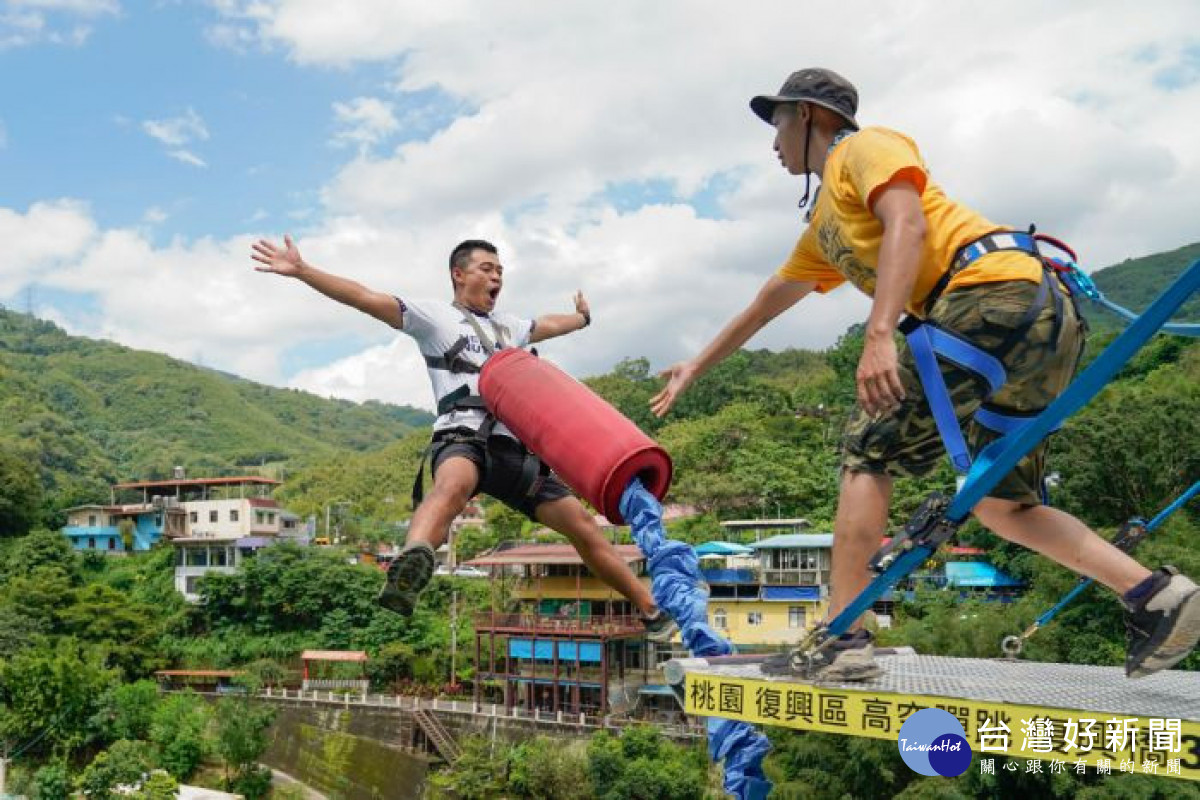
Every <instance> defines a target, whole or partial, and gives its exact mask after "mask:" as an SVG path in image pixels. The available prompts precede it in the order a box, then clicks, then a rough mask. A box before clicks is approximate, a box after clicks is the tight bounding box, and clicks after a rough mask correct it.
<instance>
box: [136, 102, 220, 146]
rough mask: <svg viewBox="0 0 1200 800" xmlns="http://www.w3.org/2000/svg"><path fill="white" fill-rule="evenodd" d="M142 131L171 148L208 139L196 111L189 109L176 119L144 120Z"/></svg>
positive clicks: (202, 122)
mask: <svg viewBox="0 0 1200 800" xmlns="http://www.w3.org/2000/svg"><path fill="white" fill-rule="evenodd" d="M142 130H144V131H145V132H146V133H147V134H148V135H149V136H151V137H152V138H154V139H157V140H158V141H160V142H162V143H163V144H165V145H168V146H171V147H180V146H182V145H185V144H188V143H189V142H193V141H197V140H199V141H204V140H206V139H208V127H207V126H206V125H205V124H204V120H203V119H201V118H200V115H199V114H197V113H196V110H195V109H193V108H190V107H189V108H188V109H187V111H185V112H184V113H183V114H181V115H180V116H178V117H169V118H167V119H148V120H145V121H143V122H142Z"/></svg>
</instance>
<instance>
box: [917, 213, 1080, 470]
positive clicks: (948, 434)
mask: <svg viewBox="0 0 1200 800" xmlns="http://www.w3.org/2000/svg"><path fill="white" fill-rule="evenodd" d="M1039 242H1046V243H1049V244H1052V245H1054V246H1055V247H1058V248H1060V249H1062V250H1064V251H1065V252H1067V253H1071V251H1070V249H1069V248H1067V247H1066V245H1064V244H1062V243H1061V242H1058V241H1057V240H1055V239H1051V238H1050V237H1047V236H1042V235H1040V234H1037V233H1035V229H1034V227H1033V226H1030V228H1029V231H1028V232H1024V231H1000V232H997V233H991V234H988V235H986V236H983V237H981V238H979V239H976V240H975V241H973V242H971V243H969V244H967V245H964V246H963V247H962V248H961V249H959V251H958V253H957V254H956V255H955V257H954V260H953V261H952V262H951V265H950V268H949V269H948V270H946V272H945V273H944V274H943V275H942V277H941V278H940V279H939V280H938V282H937V284H935V285H934V287H933V290H932V291H931V292H930V293H929V296H928V297H927V298H926V300H925V305H924V311H925V313H926V314H928V313H929V312H930V310H932V308H933V305H934V303H936V302H937V299H938V298H939V297H940V296H941V295H942V292H944V291H945V289H946V287H947V286H948V285H949V284H950V281H951V280H952V279H953V278H954V276H955V275H957V274H958V273H960V272H962V271H963V270H964V269H966V268H967V267H968V266H970V265H971V264H972V263H974V262H975V261H976V260H978V259H980V258H982V257H983V256H985V255H988V254H989V253H996V252H1000V251H1003V250H1015V251H1018V252H1023V253H1028V254H1029V255H1030V256H1032V257H1033V258H1036V259H1037V260H1038V261H1039V262H1040V263H1041V265H1042V281H1041V283H1040V284H1039V286H1038V292H1037V295H1036V296H1035V297H1034V299H1033V302H1032V303H1030V305H1029V308H1028V310H1026V312H1025V315H1024V317H1022V319H1021V321H1020V322H1019V323H1018V324H1017V326H1016V327H1014V328H1013V329H1012V331H1010V332H1009V334H1008V336H1006V337H1005V339H1004V340H1003V341H1002V342H1001V343H1000V344H999V346H997V347H995V348H990V349H985V348H983V347H980V346H979V345H977V344H975V343H974V342H971V341H970V340H968V339H967V338H966V337H964V336H962V335H960V334H958V333H955V332H954V331H952V330H949V329H947V328H944V327H942V326H940V325H938V324H937V323H936V322H932V321H929V320H928V319H925V320H922V319H919V318H917V317H914V316H908V317H906V318H905V319H904V320H902V321H901V323H900V326H899V328H900V332H901V333H903V334H904V335H905V337H906V338H907V340H908V346H909V348H910V349H911V350H912V354H913V361H914V363H915V365H916V368H917V376H918V377H919V378H920V379H921V385H922V387H923V388H924V389H925V397H926V399H927V400H928V402H929V408H930V411H931V412H932V413H933V421H934V423H935V424H936V425H937V429H938V433H939V434H940V435H941V437H942V441H943V442H944V443H945V445H946V452H947V453H948V454H949V456H950V463H951V464H952V465H953V467H954V469H955V471H956V472H958V473H959V474H960V475H965V474H966V473H967V471H968V470H970V469H971V454H970V451H969V450H968V449H967V444H966V440H965V437H964V436H963V432H962V428H961V427H960V426H959V423H958V417H957V415H956V414H955V413H954V403H953V401H952V400H951V398H950V390H949V389H948V388H947V387H946V381H945V378H943V377H942V373H941V370H940V369H939V368H938V359H939V358H941V359H943V360H944V361H947V362H949V363H951V364H954V365H955V366H957V367H959V368H960V369H964V370H966V371H968V372H970V373H971V374H972V375H973V376H974V377H975V378H976V379H977V380H978V381H980V383H981V384H982V386H983V388H984V389H985V394H984V401H983V404H982V405H980V407H979V409H978V410H977V411H976V412H975V415H974V419H975V422H977V423H978V424H980V425H982V426H983V427H985V428H987V429H988V430H991V431H994V432H996V433H999V434H1000V435H1002V436H1004V435H1008V434H1010V433H1013V432H1015V431H1017V430H1019V429H1020V428H1021V427H1022V426H1024V425H1026V424H1027V423H1028V422H1029V420H1031V419H1032V418H1033V417H1035V416H1037V415H1038V414H1040V413H1041V411H1042V409H1037V410H1036V411H1030V412H1024V413H1015V412H1014V411H1013V410H1011V409H1005V408H1002V407H1000V406H997V405H995V404H993V403H990V402H988V399H989V398H991V397H992V396H994V395H995V394H996V392H998V391H999V390H1000V388H1001V387H1002V386H1003V385H1004V384H1005V382H1006V381H1007V380H1008V374H1007V372H1006V371H1005V369H1004V358H1005V356H1007V355H1008V354H1009V353H1010V352H1011V351H1012V349H1013V348H1014V347H1016V345H1017V344H1018V343H1019V342H1021V340H1023V339H1024V338H1025V337H1026V335H1027V334H1028V333H1029V330H1030V328H1032V327H1033V324H1034V322H1036V321H1037V318H1038V315H1039V314H1041V313H1042V309H1044V308H1045V307H1046V303H1047V302H1052V303H1053V304H1054V326H1053V328H1052V330H1051V334H1050V341H1051V347H1052V348H1057V347H1058V342H1059V339H1060V338H1061V335H1062V325H1063V304H1064V295H1066V298H1067V299H1069V300H1070V301H1071V303H1072V305H1074V307H1075V316H1076V318H1077V319H1078V320H1079V321H1080V323H1081V324H1085V325H1086V322H1084V319H1083V315H1082V313H1081V312H1080V309H1079V306H1078V303H1077V302H1076V300H1075V295H1074V293H1073V292H1072V291H1071V289H1069V288H1065V287H1068V286H1070V285H1071V283H1070V282H1069V281H1062V282H1060V280H1059V278H1060V276H1061V275H1062V274H1063V272H1065V271H1067V270H1068V269H1069V268H1068V267H1067V266H1066V264H1069V265H1070V267H1072V268H1074V258H1072V259H1071V261H1070V262H1066V263H1064V262H1062V261H1058V260H1055V259H1051V258H1047V257H1045V256H1043V255H1042V253H1041V251H1040V250H1039V248H1038V243H1039ZM1071 255H1072V257H1073V256H1074V253H1071ZM1060 265H1061V266H1060ZM1075 269H1076V270H1077V269H1078V268H1075ZM1080 274H1081V275H1082V273H1080ZM1084 277H1085V278H1086V276H1084ZM1058 427H1061V425H1059V426H1057V427H1055V429H1054V430H1058Z"/></svg>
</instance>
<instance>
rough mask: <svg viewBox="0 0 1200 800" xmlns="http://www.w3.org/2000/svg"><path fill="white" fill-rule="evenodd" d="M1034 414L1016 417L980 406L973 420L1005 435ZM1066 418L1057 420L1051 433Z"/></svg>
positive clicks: (1026, 422) (1016, 429)
mask: <svg viewBox="0 0 1200 800" xmlns="http://www.w3.org/2000/svg"><path fill="white" fill-rule="evenodd" d="M1034 416H1036V415H1030V416H1024V417H1018V416H1013V415H1009V414H1001V413H1000V412H999V411H993V410H992V409H990V408H988V407H986V406H980V407H979V409H978V410H977V411H976V412H975V421H976V422H978V423H979V424H980V425H982V426H983V427H985V428H987V429H988V430H989V431H995V432H996V433H999V434H1001V435H1002V436H1007V435H1008V434H1010V433H1013V432H1015V431H1019V430H1020V429H1021V427H1022V426H1023V425H1027V424H1028V423H1029V421H1030V420H1031V419H1033V418H1034ZM1065 422H1066V420H1063V421H1062V422H1059V423H1058V424H1057V425H1055V426H1054V429H1053V430H1051V431H1050V432H1051V433H1057V432H1058V431H1059V430H1060V429H1061V428H1062V426H1063V424H1064V423H1065Z"/></svg>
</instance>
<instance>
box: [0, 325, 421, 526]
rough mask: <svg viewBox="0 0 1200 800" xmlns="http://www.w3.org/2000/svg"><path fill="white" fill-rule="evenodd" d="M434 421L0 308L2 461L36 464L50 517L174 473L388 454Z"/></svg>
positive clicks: (400, 409)
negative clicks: (267, 382)
mask: <svg viewBox="0 0 1200 800" xmlns="http://www.w3.org/2000/svg"><path fill="white" fill-rule="evenodd" d="M430 419H431V417H430V415H429V414H427V413H426V412H424V411H420V410H417V409H413V408H408V407H399V406H392V405H387V404H384V403H374V402H372V403H364V404H357V403H351V402H348V401H344V400H326V399H323V398H320V397H317V396H315V395H311V394H308V393H305V392H300V391H295V390H290V389H276V388H272V387H269V386H264V385H262V384H257V383H253V382H251V381H247V380H244V379H241V378H237V377H234V376H231V375H227V374H223V373H220V372H216V371H214V370H210V369H205V368H203V367H197V366H194V365H192V364H188V363H185V362H182V361H178V360H176V359H173V358H169V357H167V356H163V355H159V354H157V353H148V352H144V351H138V350H132V349H130V348H127V347H122V346H120V345H116V344H112V343H110V342H102V341H93V340H90V339H83V338H80V337H75V336H69V335H67V334H66V333H65V332H63V331H62V330H61V329H60V328H58V327H57V326H56V325H54V324H52V323H49V322H45V321H42V320H37V319H34V318H31V317H29V316H28V315H25V314H18V313H14V312H11V311H3V310H0V451H2V452H3V453H4V454H5V455H6V456H8V457H9V458H13V457H15V458H17V459H19V460H20V461H22V462H24V463H26V464H29V465H36V467H37V477H38V481H39V483H40V484H41V486H42V489H43V492H42V500H41V502H40V503H39V506H40V507H42V508H43V510H45V511H52V510H55V509H58V508H62V507H64V506H67V505H72V504H75V503H78V502H85V501H96V500H100V499H103V498H104V497H105V496H106V492H105V488H106V487H107V485H108V484H109V483H110V482H112V481H115V480H133V479H150V478H161V477H167V476H168V475H170V471H171V468H172V467H173V466H175V465H182V466H185V467H187V468H188V470H189V472H190V474H193V475H195V474H202V473H208V474H219V473H221V472H223V471H228V470H231V469H235V468H243V467H251V466H253V467H258V466H260V465H263V464H270V463H273V462H295V461H300V460H307V459H315V458H320V457H326V456H327V457H338V456H339V455H344V454H347V453H349V452H354V451H364V450H369V449H372V448H378V447H381V446H383V445H384V444H386V443H388V442H391V441H393V440H395V439H396V438H398V437H400V436H403V435H404V434H405V433H407V432H408V431H410V430H411V429H412V428H413V426H419V425H425V424H428V422H429V421H430ZM0 516H2V515H0Z"/></svg>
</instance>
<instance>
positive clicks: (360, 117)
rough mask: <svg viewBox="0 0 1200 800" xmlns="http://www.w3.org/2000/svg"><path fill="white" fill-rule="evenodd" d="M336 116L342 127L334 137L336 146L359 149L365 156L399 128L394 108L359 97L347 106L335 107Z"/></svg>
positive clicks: (387, 103) (378, 100)
mask: <svg viewBox="0 0 1200 800" xmlns="http://www.w3.org/2000/svg"><path fill="white" fill-rule="evenodd" d="M333 113H334V118H335V120H336V121H337V123H338V125H339V126H340V128H339V130H338V131H337V133H336V134H334V137H333V141H334V144H336V145H342V146H345V145H350V146H353V147H357V148H358V150H359V152H360V153H365V152H366V151H367V150H368V149H369V148H370V147H372V146H373V145H376V144H378V143H379V142H381V141H383V140H384V139H386V138H387V137H388V136H391V135H392V134H394V133H395V132H396V131H397V130H399V128H400V123H399V122H398V121H397V120H396V114H395V107H394V106H393V105H392V104H391V103H389V102H387V101H384V100H380V99H379V98H376V97H356V98H354V99H353V100H351V101H350V102H348V103H334V104H333Z"/></svg>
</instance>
